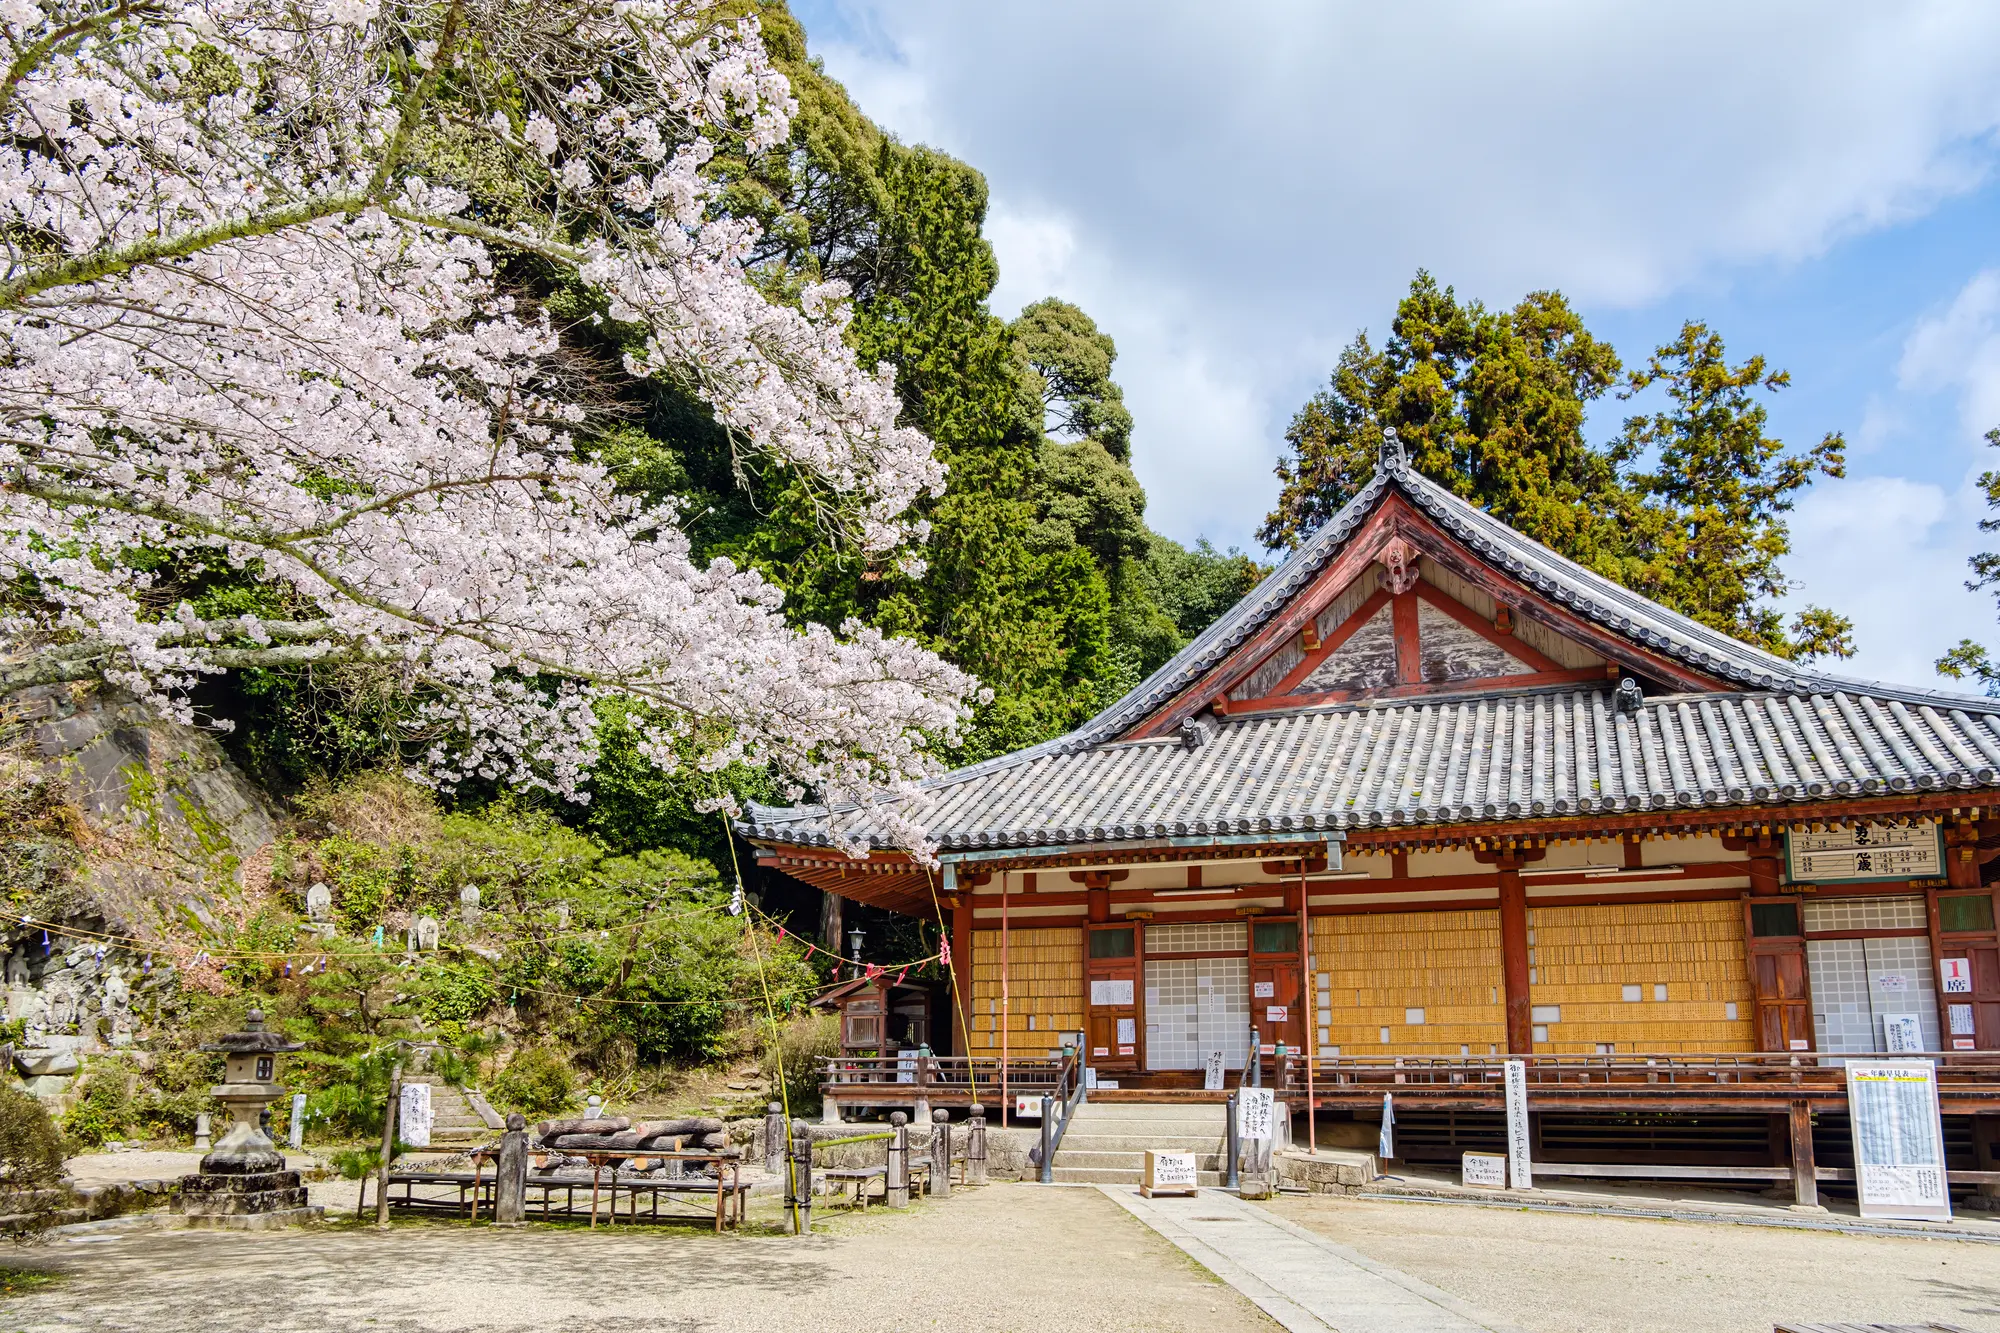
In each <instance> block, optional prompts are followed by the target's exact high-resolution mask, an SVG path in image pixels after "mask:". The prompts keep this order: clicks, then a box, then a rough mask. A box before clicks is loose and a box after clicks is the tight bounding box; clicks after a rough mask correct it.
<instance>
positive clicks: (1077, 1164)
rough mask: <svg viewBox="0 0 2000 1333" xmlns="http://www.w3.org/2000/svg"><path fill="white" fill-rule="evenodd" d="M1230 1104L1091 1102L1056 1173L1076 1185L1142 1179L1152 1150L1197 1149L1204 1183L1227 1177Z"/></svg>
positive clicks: (1073, 1127) (1059, 1153)
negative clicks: (1147, 1152) (1224, 1163)
mask: <svg viewBox="0 0 2000 1333" xmlns="http://www.w3.org/2000/svg"><path fill="white" fill-rule="evenodd" d="M1228 1116H1229V1108H1228V1107H1227V1106H1226V1105H1224V1104H1222V1103H1219V1102H1180V1103H1166V1102H1090V1101H1086V1102H1085V1103H1084V1104H1083V1105H1082V1106H1079V1107H1078V1108H1077V1109H1076V1119H1075V1120H1073V1121H1072V1122H1071V1123H1070V1127H1069V1132H1068V1133H1066V1134H1064V1135H1063V1141H1062V1147H1061V1148H1059V1149H1057V1150H1056V1160H1055V1172H1054V1174H1055V1178H1056V1180H1057V1182H1058V1183H1066V1184H1076V1185H1137V1184H1139V1183H1140V1182H1141V1180H1142V1178H1143V1177H1144V1175H1145V1171H1146V1150H1147V1149H1148V1148H1151V1149H1154V1150H1155V1151H1158V1152H1191V1153H1194V1154H1195V1171H1196V1178H1197V1181H1198V1183H1200V1184H1202V1185H1208V1186H1214V1185H1220V1184H1221V1183H1222V1171H1223V1163H1222V1156H1223V1153H1224V1152H1225V1151H1226V1148H1227V1143H1228V1133H1229V1120H1228Z"/></svg>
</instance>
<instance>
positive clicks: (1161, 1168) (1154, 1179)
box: [1141, 1148, 1195, 1196]
mask: <svg viewBox="0 0 2000 1333" xmlns="http://www.w3.org/2000/svg"><path fill="white" fill-rule="evenodd" d="M1194 1171H1195V1162H1194V1154H1193V1153H1191V1152H1155V1151H1154V1150H1152V1149H1151V1148H1148V1149H1147V1150H1146V1188H1145V1189H1144V1190H1142V1191H1141V1193H1144V1194H1146V1195H1148V1196H1151V1195H1154V1194H1193V1193H1194V1192H1195V1174H1194Z"/></svg>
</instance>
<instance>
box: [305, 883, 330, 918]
mask: <svg viewBox="0 0 2000 1333" xmlns="http://www.w3.org/2000/svg"><path fill="white" fill-rule="evenodd" d="M331 915H333V890H332V889H329V888H328V887H327V886H326V885H324V884H320V883H314V884H313V886H312V887H311V888H309V889H307V890H306V919H307V920H309V921H324V920H326V919H327V918H328V917H329V916H331Z"/></svg>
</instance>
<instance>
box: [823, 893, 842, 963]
mask: <svg viewBox="0 0 2000 1333" xmlns="http://www.w3.org/2000/svg"><path fill="white" fill-rule="evenodd" d="M846 901H847V900H846V899H845V898H842V897H841V896H840V895H839V894H837V893H835V892H833V891H832V890H831V889H822V890H820V895H819V944H820V947H821V948H822V949H825V950H826V951H827V952H828V953H831V954H832V955H833V956H834V957H835V958H845V957H847V945H846V944H845V943H843V942H842V941H841V938H840V933H841V931H842V930H843V929H845V927H846V922H845V921H844V919H843V918H844V915H845V914H844V913H843V912H842V911H841V905H842V904H843V903H845V902H846Z"/></svg>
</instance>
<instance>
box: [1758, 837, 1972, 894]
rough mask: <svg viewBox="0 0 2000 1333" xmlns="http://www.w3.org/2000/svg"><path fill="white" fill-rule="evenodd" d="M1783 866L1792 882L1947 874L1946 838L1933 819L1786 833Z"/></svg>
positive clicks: (1856, 880)
mask: <svg viewBox="0 0 2000 1333" xmlns="http://www.w3.org/2000/svg"><path fill="white" fill-rule="evenodd" d="M1785 868H1786V871H1787V872H1788V875H1789V878H1790V879H1791V881H1792V882H1793V883H1794V884H1800V883H1816V884H1840V883H1852V882H1860V881H1866V880H1877V879H1932V878H1936V877H1937V876H1940V875H1942V874H1944V842H1943V840H1942V838H1941V837H1940V836H1939V833H1938V826H1937V825H1936V824H1934V823H1925V824H1912V825H1910V827H1908V828H1900V827H1893V826H1891V825H1887V824H1858V825H1856V826H1855V827H1853V828H1844V829H1833V830H1830V831H1828V832H1826V833H1787V834H1786V835H1785Z"/></svg>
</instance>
